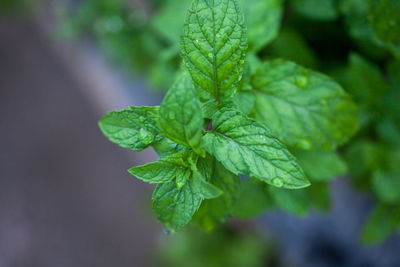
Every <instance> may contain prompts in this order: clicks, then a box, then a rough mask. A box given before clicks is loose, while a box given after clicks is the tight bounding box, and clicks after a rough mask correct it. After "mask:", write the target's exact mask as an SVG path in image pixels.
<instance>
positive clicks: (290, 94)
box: [252, 60, 358, 149]
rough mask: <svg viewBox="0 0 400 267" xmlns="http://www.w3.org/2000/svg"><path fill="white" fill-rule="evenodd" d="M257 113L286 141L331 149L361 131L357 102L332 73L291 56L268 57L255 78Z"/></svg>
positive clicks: (259, 117) (260, 120)
mask: <svg viewBox="0 0 400 267" xmlns="http://www.w3.org/2000/svg"><path fill="white" fill-rule="evenodd" d="M252 86H253V92H254V94H255V96H256V100H255V118H256V120H257V121H259V122H262V123H264V124H265V125H267V126H268V128H270V129H271V131H272V132H273V133H274V134H275V135H276V136H278V137H279V139H280V140H282V141H283V142H284V143H286V144H289V145H291V146H296V147H298V148H302V149H311V148H315V149H317V148H324V149H333V148H335V147H336V146H337V145H341V144H343V143H344V142H346V141H347V140H348V139H349V138H350V137H351V136H352V135H353V134H354V133H355V131H356V130H357V127H358V124H357V107H356V106H355V104H354V103H353V101H352V100H351V98H350V96H349V95H347V94H346V93H345V92H344V91H343V89H342V88H341V87H340V85H339V84H338V83H336V82H335V81H333V80H332V79H331V78H329V77H327V76H325V75H323V74H320V73H317V72H314V71H311V70H309V69H306V68H303V67H301V66H298V65H296V64H295V63H293V62H290V61H284V60H273V61H268V62H265V63H264V64H263V65H262V66H261V67H260V69H259V70H258V72H257V73H256V74H255V75H254V77H253V79H252Z"/></svg>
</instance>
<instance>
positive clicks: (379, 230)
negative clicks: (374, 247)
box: [361, 205, 400, 244]
mask: <svg viewBox="0 0 400 267" xmlns="http://www.w3.org/2000/svg"><path fill="white" fill-rule="evenodd" d="M399 219H400V212H399V210H397V211H396V210H394V209H393V208H391V207H387V206H384V205H377V206H376V207H375V208H374V209H373V210H372V212H371V214H370V215H369V218H368V221H367V223H366V224H365V226H364V229H363V231H362V234H361V240H362V242H363V243H364V244H376V243H380V242H382V241H384V240H385V239H386V238H388V237H389V236H390V235H391V234H392V232H393V231H394V230H395V227H396V224H398V223H399V222H400V220H399Z"/></svg>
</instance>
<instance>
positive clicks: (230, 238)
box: [157, 226, 279, 267]
mask: <svg viewBox="0 0 400 267" xmlns="http://www.w3.org/2000/svg"><path fill="white" fill-rule="evenodd" d="M237 227H239V228H238V229H236V228H233V227H229V226H225V227H222V228H218V229H216V230H215V231H214V232H213V233H212V234H207V233H203V232H199V231H195V230H191V229H186V230H185V231H183V232H180V233H178V234H175V235H174V236H166V237H164V238H163V240H162V241H163V242H162V243H161V247H160V251H159V256H158V262H157V265H158V266H166V267H167V266H171V267H175V266H187V267H203V266H210V267H220V266H232V267H242V266H251V267H258V266H259V267H261V266H279V265H276V264H277V263H276V262H274V254H273V253H274V251H275V249H273V247H272V246H271V244H270V241H269V239H268V237H267V236H265V234H263V233H261V232H254V231H250V230H247V229H246V228H245V227H242V226H237ZM271 264H272V265H271Z"/></svg>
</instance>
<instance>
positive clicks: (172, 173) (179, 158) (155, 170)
mask: <svg viewBox="0 0 400 267" xmlns="http://www.w3.org/2000/svg"><path fill="white" fill-rule="evenodd" d="M186 154H187V152H183V153H177V154H173V155H170V156H167V157H164V158H160V159H159V160H158V161H156V162H152V163H148V164H145V165H142V166H137V167H133V168H131V169H129V170H128V172H129V173H130V174H132V175H133V176H135V177H136V178H138V179H140V180H142V181H144V182H148V183H166V182H169V181H172V180H173V179H176V180H177V181H184V183H186V181H187V180H188V179H189V177H190V174H191V170H190V168H189V167H188V165H187V164H185V163H184V160H183V159H184V158H185V156H186ZM182 186H183V185H182ZM182 186H181V187H182ZM181 187H180V188H181Z"/></svg>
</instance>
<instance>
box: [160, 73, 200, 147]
mask: <svg viewBox="0 0 400 267" xmlns="http://www.w3.org/2000/svg"><path fill="white" fill-rule="evenodd" d="M159 113H160V117H159V119H158V126H159V128H160V130H161V131H162V132H163V133H164V134H165V135H166V136H167V137H168V138H170V139H171V140H173V141H175V142H176V143H178V144H181V145H184V146H188V147H192V148H193V150H195V151H196V152H199V153H204V152H202V149H201V136H202V133H203V123H204V121H203V116H202V112H201V103H200V100H199V99H198V98H197V96H196V92H195V90H194V87H193V82H192V80H191V78H190V76H189V74H188V73H187V72H182V73H181V75H179V77H178V79H177V81H176V82H175V83H174V85H172V87H171V88H170V90H169V91H168V93H167V95H166V96H165V98H164V100H163V101H162V103H161V106H160V112H159Z"/></svg>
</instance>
